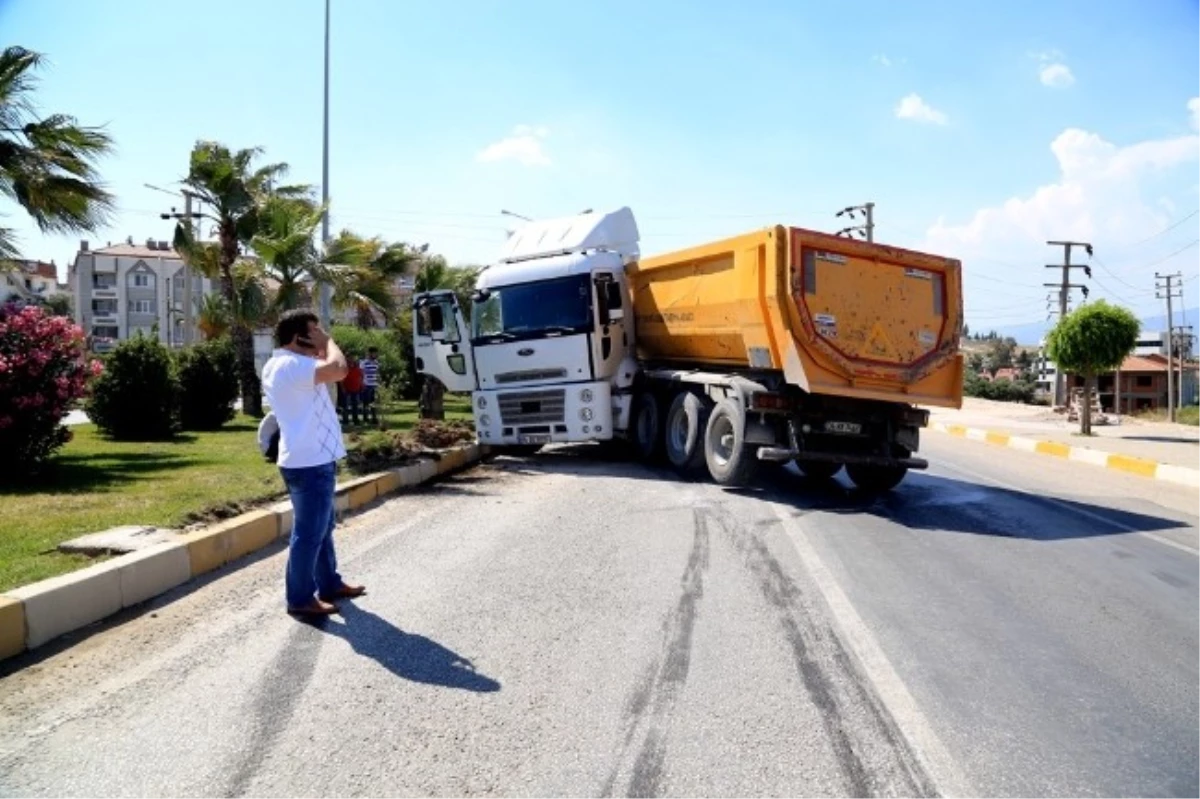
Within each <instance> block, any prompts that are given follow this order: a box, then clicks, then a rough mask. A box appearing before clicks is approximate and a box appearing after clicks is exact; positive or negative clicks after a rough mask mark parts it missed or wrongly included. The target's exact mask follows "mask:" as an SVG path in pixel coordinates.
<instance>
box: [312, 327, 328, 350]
mask: <svg viewBox="0 0 1200 799" xmlns="http://www.w3.org/2000/svg"><path fill="white" fill-rule="evenodd" d="M308 341H309V343H310V344H312V347H313V349H314V350H316V351H317V352H318V353H320V354H321V355H322V356H323V355H324V354H325V351H326V350H328V349H329V342H330V336H329V334H328V333H326V332H325V329H324V328H322V327H321V326H320V325H310V326H309V328H308Z"/></svg>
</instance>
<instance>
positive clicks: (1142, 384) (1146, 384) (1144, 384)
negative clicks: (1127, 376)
mask: <svg viewBox="0 0 1200 799" xmlns="http://www.w3.org/2000/svg"><path fill="white" fill-rule="evenodd" d="M1136 384H1137V387H1138V388H1150V387H1151V386H1153V385H1154V377H1153V375H1138V376H1137V383H1136Z"/></svg>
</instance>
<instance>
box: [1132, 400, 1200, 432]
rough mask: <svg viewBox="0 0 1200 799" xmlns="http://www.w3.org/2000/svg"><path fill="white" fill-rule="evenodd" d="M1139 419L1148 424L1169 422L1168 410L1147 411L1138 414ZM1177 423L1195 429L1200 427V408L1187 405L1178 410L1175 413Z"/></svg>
mask: <svg viewBox="0 0 1200 799" xmlns="http://www.w3.org/2000/svg"><path fill="white" fill-rule="evenodd" d="M1137 418H1139V419H1144V420H1146V421H1148V422H1165V421H1167V412H1166V410H1158V411H1146V412H1143V413H1139V414H1137ZM1175 421H1176V423H1178V424H1190V425H1192V426H1193V427H1195V426H1197V425H1200V407H1197V406H1196V405H1185V406H1184V407H1182V408H1179V409H1177V410H1176V411H1175Z"/></svg>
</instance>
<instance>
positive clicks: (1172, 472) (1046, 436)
mask: <svg viewBox="0 0 1200 799" xmlns="http://www.w3.org/2000/svg"><path fill="white" fill-rule="evenodd" d="M930 425H931V427H932V429H934V430H937V431H939V432H947V433H951V434H956V435H959V436H963V437H966V438H970V439H973V440H976V441H983V442H988V443H992V444H997V445H1001V446H1008V447H1012V448H1015V449H1022V450H1025V451H1030V452H1040V453H1042V454H1045V455H1051V456H1055V457H1058V458H1065V459H1068V460H1072V461H1077V462H1085V463H1092V464H1094V465H1097V466H1107V467H1109V468H1115V469H1118V470H1120V471H1126V472H1132V473H1134V474H1141V475H1143V476H1147V477H1158V478H1159V479H1168V480H1170V481H1171V482H1181V483H1183V484H1184V485H1197V484H1200V469H1198V468H1197V467H1198V465H1200V429H1198V428H1196V427H1191V426H1188V425H1178V424H1167V423H1162V422H1142V421H1138V420H1136V419H1131V418H1129V417H1123V418H1121V420H1120V424H1115V425H1103V426H1096V425H1093V427H1092V432H1093V435H1092V436H1091V437H1084V436H1081V435H1080V434H1079V424H1078V423H1076V422H1068V421H1067V420H1066V416H1065V415H1059V414H1055V413H1054V412H1053V411H1052V410H1050V409H1049V408H1045V407H1036V406H1028V405H1016V404H1011V403H1000V402H991V401H988V400H978V399H974V398H967V399H964V400H963V408H962V410H958V411H954V410H947V409H941V408H935V409H931V413H930ZM1160 465H1161V466H1162V467H1163V468H1158V467H1159V466H1160Z"/></svg>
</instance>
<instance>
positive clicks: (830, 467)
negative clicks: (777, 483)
mask: <svg viewBox="0 0 1200 799" xmlns="http://www.w3.org/2000/svg"><path fill="white" fill-rule="evenodd" d="M796 468H797V469H799V470H800V474H802V475H804V476H805V477H807V478H808V479H809V480H822V481H824V480H831V479H833V476H834V475H835V474H837V473H838V472H840V471H841V470H842V464H840V463H832V462H830V461H796Z"/></svg>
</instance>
